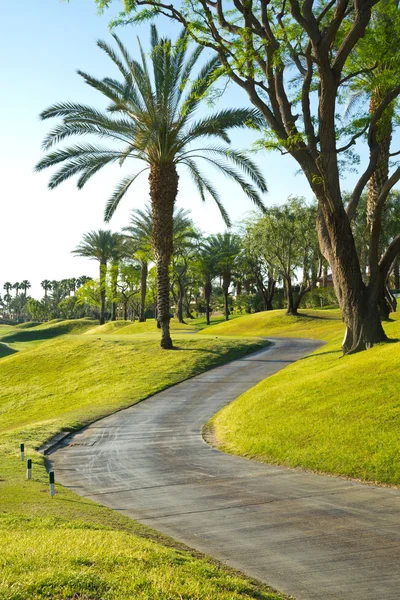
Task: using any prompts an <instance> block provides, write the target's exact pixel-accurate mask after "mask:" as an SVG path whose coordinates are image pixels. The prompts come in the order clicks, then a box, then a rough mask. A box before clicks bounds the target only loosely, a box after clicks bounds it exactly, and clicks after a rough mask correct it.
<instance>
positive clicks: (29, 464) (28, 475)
mask: <svg viewBox="0 0 400 600" xmlns="http://www.w3.org/2000/svg"><path fill="white" fill-rule="evenodd" d="M26 478H27V479H32V459H31V458H28V460H27V461H26Z"/></svg>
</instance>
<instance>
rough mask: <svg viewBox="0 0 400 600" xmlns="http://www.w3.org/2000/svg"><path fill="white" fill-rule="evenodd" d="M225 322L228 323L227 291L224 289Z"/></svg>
mask: <svg viewBox="0 0 400 600" xmlns="http://www.w3.org/2000/svg"><path fill="white" fill-rule="evenodd" d="M224 311H225V321H229V305H228V289H226V288H224Z"/></svg>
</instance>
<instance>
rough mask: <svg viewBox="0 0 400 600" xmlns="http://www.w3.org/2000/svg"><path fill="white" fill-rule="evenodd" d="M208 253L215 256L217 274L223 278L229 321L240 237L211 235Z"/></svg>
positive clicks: (222, 234) (226, 314)
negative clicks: (230, 290)
mask: <svg viewBox="0 0 400 600" xmlns="http://www.w3.org/2000/svg"><path fill="white" fill-rule="evenodd" d="M206 245H207V248H208V252H210V253H211V254H213V256H215V261H216V272H217V274H218V275H220V277H221V288H222V291H223V293H224V309H225V311H224V312H225V321H228V319H229V307H228V296H229V288H230V285H231V283H232V276H233V272H234V269H235V263H236V260H237V258H238V256H239V253H240V251H241V243H240V237H239V236H238V235H235V234H232V233H229V232H225V233H217V234H216V235H211V236H210V237H209V238H208V239H207V242H206Z"/></svg>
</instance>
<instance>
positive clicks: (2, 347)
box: [0, 342, 18, 358]
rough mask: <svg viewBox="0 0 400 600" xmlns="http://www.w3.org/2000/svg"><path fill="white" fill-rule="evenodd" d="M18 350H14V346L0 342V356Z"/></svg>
mask: <svg viewBox="0 0 400 600" xmlns="http://www.w3.org/2000/svg"><path fill="white" fill-rule="evenodd" d="M16 352H18V350H14V348H10V346H7V344H3V343H2V342H0V358H4V357H5V356H10V355H11V354H15V353H16Z"/></svg>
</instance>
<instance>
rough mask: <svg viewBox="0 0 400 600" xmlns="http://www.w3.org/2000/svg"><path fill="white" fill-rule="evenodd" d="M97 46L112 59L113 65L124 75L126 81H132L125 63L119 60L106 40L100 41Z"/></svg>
mask: <svg viewBox="0 0 400 600" xmlns="http://www.w3.org/2000/svg"><path fill="white" fill-rule="evenodd" d="M97 45H98V47H99V48H101V49H102V50H104V52H105V53H106V54H107V55H108V56H109V57H110V58H111V60H112V61H113V63H114V64H115V65H116V66H117V67H118V69H119V71H120V73H121V74H122V75H123V77H124V79H125V81H132V74H131V73H130V72H129V71H128V70H127V69H126V68H125V66H124V63H123V62H122V60H121V59H120V58H119V56H118V55H117V53H116V52H115V50H114V49H113V48H112V47H111V46H109V45H108V44H107V42H105V41H104V40H98V41H97Z"/></svg>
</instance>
